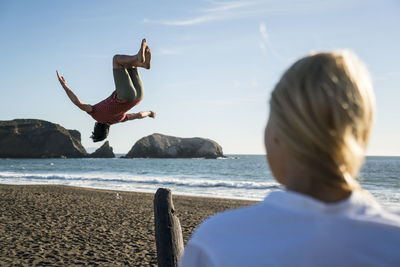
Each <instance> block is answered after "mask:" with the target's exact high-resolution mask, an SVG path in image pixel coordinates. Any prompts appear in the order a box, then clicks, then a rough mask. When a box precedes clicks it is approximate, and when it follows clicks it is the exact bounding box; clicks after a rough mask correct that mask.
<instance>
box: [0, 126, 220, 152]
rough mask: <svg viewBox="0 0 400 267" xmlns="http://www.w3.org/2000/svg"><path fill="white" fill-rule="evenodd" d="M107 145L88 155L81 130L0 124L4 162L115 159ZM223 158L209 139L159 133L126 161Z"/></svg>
mask: <svg viewBox="0 0 400 267" xmlns="http://www.w3.org/2000/svg"><path fill="white" fill-rule="evenodd" d="M114 157H115V154H114V153H113V149H112V147H111V146H110V144H109V142H108V141H106V142H105V143H104V144H103V145H102V146H101V147H100V148H99V149H97V150H96V151H95V152H93V153H90V154H89V153H87V152H86V150H85V148H84V147H83V146H82V144H81V134H80V132H79V131H77V130H67V129H65V128H64V127H62V126H61V125H59V124H55V123H52V122H48V121H44V120H38V119H15V120H9V121H0V158H114ZM218 157H223V152H222V147H221V146H220V145H219V144H218V143H217V142H215V141H213V140H210V139H207V138H199V137H195V138H180V137H175V136H168V135H163V134H159V133H155V134H152V135H149V136H146V137H143V138H141V139H140V140H138V141H137V142H136V143H135V144H134V145H133V147H132V148H131V149H130V151H129V152H128V153H127V154H126V155H125V156H123V158H209V159H215V158H218Z"/></svg>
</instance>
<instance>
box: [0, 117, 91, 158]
mask: <svg viewBox="0 0 400 267" xmlns="http://www.w3.org/2000/svg"><path fill="white" fill-rule="evenodd" d="M71 133H72V134H71ZM86 156H87V153H86V150H85V148H84V147H83V146H82V144H81V142H80V133H79V132H78V131H75V130H67V129H65V128H64V127H62V126H60V125H58V124H55V123H51V122H48V121H43V120H35V119H16V120H12V121H0V158H65V157H66V158H81V157H86Z"/></svg>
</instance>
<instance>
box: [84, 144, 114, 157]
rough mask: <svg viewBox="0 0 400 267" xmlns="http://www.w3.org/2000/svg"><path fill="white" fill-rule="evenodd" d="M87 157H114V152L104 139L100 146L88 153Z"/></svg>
mask: <svg viewBox="0 0 400 267" xmlns="http://www.w3.org/2000/svg"><path fill="white" fill-rule="evenodd" d="M89 158H115V154H114V152H113V148H112V147H111V146H110V143H109V142H108V141H106V142H105V143H104V144H103V145H102V146H101V147H100V148H98V149H97V150H96V151H95V152H93V153H92V154H90V155H89Z"/></svg>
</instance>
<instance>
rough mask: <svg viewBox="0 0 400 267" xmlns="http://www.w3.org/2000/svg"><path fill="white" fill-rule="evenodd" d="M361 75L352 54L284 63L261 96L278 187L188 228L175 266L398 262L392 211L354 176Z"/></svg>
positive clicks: (363, 129)
mask: <svg viewBox="0 0 400 267" xmlns="http://www.w3.org/2000/svg"><path fill="white" fill-rule="evenodd" d="M374 111H375V107H374V96H373V91H372V84H371V81H370V77H369V74H368V72H367V70H366V68H365V67H364V65H363V64H362V63H361V62H360V61H359V60H358V59H357V57H356V56H355V55H354V54H352V53H351V52H348V51H344V52H339V53H318V54H312V55H310V56H307V57H305V58H302V59H300V60H299V61H297V62H296V63H295V64H294V65H293V66H291V67H290V68H289V69H288V70H287V71H286V72H285V74H284V75H283V76H282V78H281V80H280V81H279V82H278V84H277V85H276V87H275V89H274V91H273V92H272V95H271V99H270V117H269V120H268V123H267V127H266V130H265V146H266V151H267V159H268V163H269V166H270V169H271V171H272V173H273V175H274V177H275V179H276V180H277V181H278V182H279V183H281V184H282V185H283V186H284V187H285V189H284V190H282V191H275V192H272V193H270V194H269V195H268V196H267V197H266V198H265V200H264V201H263V202H261V203H260V204H258V205H255V206H251V207H247V208H244V209H239V210H234V211H228V212H224V213H222V214H219V215H217V216H215V217H213V218H211V219H209V220H207V221H206V222H204V223H203V224H202V225H201V226H200V227H198V229H197V230H196V231H195V233H194V235H193V236H192V238H191V239H190V241H189V242H188V244H187V246H186V248H185V252H184V255H183V258H182V259H181V266H400V216H399V214H394V213H389V212H387V211H385V210H384V209H383V208H382V207H381V206H380V205H379V204H378V203H377V202H376V201H375V200H374V199H373V197H372V196H371V195H369V194H368V193H367V192H365V191H363V190H362V189H361V188H360V186H359V184H358V183H357V181H356V180H355V176H356V175H357V172H358V171H359V169H360V167H361V165H362V163H363V160H364V155H365V150H366V147H367V143H368V139H369V136H370V133H371V128H372V124H373V119H374Z"/></svg>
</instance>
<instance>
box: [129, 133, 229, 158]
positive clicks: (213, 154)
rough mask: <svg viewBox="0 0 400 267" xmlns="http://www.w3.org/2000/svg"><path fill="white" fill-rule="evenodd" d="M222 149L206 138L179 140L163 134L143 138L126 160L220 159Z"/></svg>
mask: <svg viewBox="0 0 400 267" xmlns="http://www.w3.org/2000/svg"><path fill="white" fill-rule="evenodd" d="M218 157H223V153H222V147H221V146H220V145H218V144H217V143H216V142H215V141H213V140H210V139H205V138H198V137H195V138H179V137H175V136H167V135H162V134H152V135H149V136H146V137H143V138H142V139H140V140H139V141H137V142H136V143H135V145H134V146H133V147H132V149H131V150H130V151H129V152H128V154H126V155H125V158H213V159H215V158H218Z"/></svg>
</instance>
